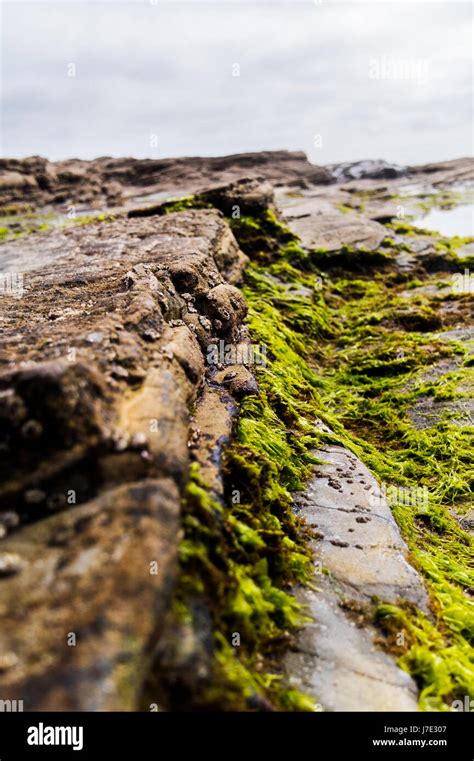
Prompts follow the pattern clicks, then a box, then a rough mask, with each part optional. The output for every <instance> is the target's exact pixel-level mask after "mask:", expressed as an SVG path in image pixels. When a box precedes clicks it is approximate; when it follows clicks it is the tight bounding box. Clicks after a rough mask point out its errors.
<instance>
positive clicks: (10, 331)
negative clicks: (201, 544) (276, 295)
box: [0, 169, 251, 710]
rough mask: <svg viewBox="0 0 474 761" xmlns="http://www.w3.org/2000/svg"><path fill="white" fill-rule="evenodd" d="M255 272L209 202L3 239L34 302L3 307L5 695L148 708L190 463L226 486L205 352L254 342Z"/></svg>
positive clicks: (222, 426)
mask: <svg viewBox="0 0 474 761" xmlns="http://www.w3.org/2000/svg"><path fill="white" fill-rule="evenodd" d="M68 171H69V170H68ZM60 179H61V181H62V182H66V181H67V182H70V183H75V184H76V185H77V187H80V185H81V182H82V180H81V173H80V172H77V173H75V174H74V172H73V171H72V169H71V174H68V173H62V175H61V178H60ZM246 261H247V258H246V257H245V256H244V255H243V254H242V252H241V251H240V249H239V246H238V244H237V242H236V240H235V238H234V236H233V234H232V233H231V231H230V229H229V227H228V226H227V224H226V222H225V221H224V219H223V217H222V215H221V213H220V212H218V211H216V210H211V209H210V210H202V211H194V210H190V211H186V212H182V213H178V214H170V215H167V216H154V217H148V218H146V219H142V218H131V219H129V218H126V217H122V218H117V219H115V220H114V221H110V222H100V221H97V222H94V223H91V224H88V225H81V226H79V227H71V228H69V229H54V230H51V231H46V232H41V233H36V234H35V235H31V236H28V237H25V238H24V239H18V240H16V241H13V242H8V243H5V244H4V245H3V246H2V251H1V254H0V267H3V268H4V269H5V268H6V269H7V271H9V270H10V268H13V269H17V270H19V271H22V272H23V273H24V275H25V280H26V281H27V291H28V297H27V298H16V297H15V295H14V294H8V293H4V294H2V299H1V304H0V306H1V308H2V323H3V324H2V328H3V330H2V333H1V337H0V421H1V427H0V444H1V446H2V450H3V451H2V455H3V456H2V461H1V463H0V469H1V474H2V476H3V479H2V485H1V487H0V516H1V515H3V516H4V520H2V519H1V518H0V526H1V529H2V531H1V534H2V537H3V538H2V537H0V539H1V542H2V545H3V547H2V553H0V577H1V578H0V619H1V623H0V629H1V634H0V652H1V653H14V654H15V656H16V658H17V661H15V662H13V660H11V661H9V662H8V664H7V663H5V664H4V666H5V667H4V668H2V667H1V664H0V691H1V693H2V695H3V696H6V697H8V698H9V699H14V696H15V695H17V696H19V697H21V699H23V700H24V703H25V710H132V709H136V708H137V707H138V705H139V701H140V696H141V691H142V688H143V683H144V680H145V677H146V674H147V671H148V668H149V658H150V653H151V652H153V651H154V650H155V649H156V647H157V646H158V644H159V638H160V636H161V626H162V621H163V620H164V619H165V618H166V616H167V615H168V613H169V606H170V601H171V598H172V595H173V593H174V591H175V587H176V582H177V574H178V569H177V560H176V559H177V549H178V543H179V540H180V536H181V528H180V521H179V512H180V504H181V499H182V496H183V492H184V488H185V485H186V482H187V479H188V477H189V466H190V461H191V456H192V457H193V458H194V459H196V460H197V461H198V462H201V463H202V466H203V470H204V472H205V475H206V476H207V477H208V478H209V480H210V483H211V486H212V485H214V482H215V484H216V496H218V492H219V489H220V490H221V485H220V484H221V480H220V479H221V473H220V468H219V459H218V458H219V457H220V454H219V453H220V452H221V451H222V447H223V445H224V443H225V441H227V440H228V439H229V437H230V435H231V431H232V421H233V418H234V417H235V412H236V409H237V405H236V402H235V400H234V399H233V397H232V396H231V391H230V390H229V388H224V385H223V386H222V387H220V386H219V383H218V381H216V380H215V379H214V378H213V377H212V375H213V374H214V372H215V368H213V367H210V366H208V365H207V363H206V358H207V347H208V345H210V344H212V343H215V342H217V341H218V340H220V339H221V337H222V340H225V342H226V343H227V344H229V345H230V346H231V347H232V345H233V343H232V342H233V341H238V342H240V341H241V340H242V322H243V320H244V317H245V314H246V305H245V301H244V299H243V297H242V295H241V293H240V291H239V290H238V289H237V288H236V287H235V285H234V284H235V283H238V282H239V281H240V280H241V277H242V272H243V268H244V266H245V263H246ZM199 329H200V330H201V332H199ZM248 374H249V375H250V371H248ZM250 383H251V380H250V378H248V379H247V385H249V384H250ZM207 399H213V400H219V402H218V405H217V406H215V407H212V409H211V408H209V407H208V406H207V405H206V403H205V400H207ZM221 400H222V405H221ZM196 405H197V406H196ZM193 413H194V414H195V415H196V418H197V419H198V420H199V421H200V425H201V429H202V436H201V441H200V442H199V441H198V444H197V447H195V448H194V449H192V450H191V449H190V447H189V446H188V442H189V441H190V438H191V433H192V415H193ZM52 512H53V514H52V515H51V513H52ZM8 513H9V514H10V515H12V514H14V515H19V517H20V525H14V523H12V521H11V519H10V518H8V519H6V518H5V516H6V515H8ZM10 528H11V529H12V531H11V533H9V534H8V535H7V529H10ZM155 561H156V563H157V567H158V572H157V575H153V574H151V573H150V564H151V563H155ZM71 635H74V636H73V637H72V639H74V637H75V638H76V640H75V644H74V643H73V644H70V643H69V644H70V646H68V637H70V636H71ZM7 666H8V668H7Z"/></svg>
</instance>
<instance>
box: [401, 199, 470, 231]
mask: <svg viewBox="0 0 474 761" xmlns="http://www.w3.org/2000/svg"><path fill="white" fill-rule="evenodd" d="M412 224H414V225H415V226H416V227H421V228H423V229H425V230H435V231H436V232H439V233H441V234H442V235H446V236H448V237H450V238H452V237H453V236H454V235H459V236H461V237H467V236H474V204H472V203H470V204H463V205H460V206H455V207H454V208H452V209H431V210H430V211H429V212H428V213H427V214H425V215H424V216H423V217H417V218H416V219H414V220H413V223H412Z"/></svg>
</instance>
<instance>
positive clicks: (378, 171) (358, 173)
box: [326, 159, 408, 182]
mask: <svg viewBox="0 0 474 761" xmlns="http://www.w3.org/2000/svg"><path fill="white" fill-rule="evenodd" d="M326 169H328V170H329V171H330V172H331V174H332V176H333V178H334V180H335V181H336V182H347V181H348V180H360V179H366V178H368V179H373V180H392V179H394V178H396V177H406V175H407V174H408V169H407V167H405V166H399V165H398V164H390V163H389V162H388V161H382V160H380V159H379V160H376V161H373V160H370V159H369V160H365V161H354V162H345V163H342V164H329V165H328V166H327V167H326Z"/></svg>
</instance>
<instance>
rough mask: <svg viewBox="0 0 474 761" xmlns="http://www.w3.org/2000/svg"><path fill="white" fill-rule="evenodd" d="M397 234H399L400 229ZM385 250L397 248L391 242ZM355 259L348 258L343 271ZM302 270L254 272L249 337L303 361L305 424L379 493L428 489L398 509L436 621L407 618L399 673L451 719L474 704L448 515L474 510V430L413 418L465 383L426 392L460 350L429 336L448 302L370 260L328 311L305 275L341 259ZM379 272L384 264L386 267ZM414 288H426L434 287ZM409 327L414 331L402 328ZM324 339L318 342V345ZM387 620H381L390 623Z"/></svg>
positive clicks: (337, 289) (331, 297)
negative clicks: (318, 426)
mask: <svg viewBox="0 0 474 761" xmlns="http://www.w3.org/2000/svg"><path fill="white" fill-rule="evenodd" d="M396 232H397V233H398V234H400V233H401V232H402V230H401V226H400V225H397V226H396ZM403 233H404V234H405V235H407V238H406V239H405V241H404V242H403V245H404V248H405V250H406V249H408V250H409V249H410V246H409V238H410V236H413V235H415V234H420V231H418V230H416V229H415V228H411V227H409V226H407V225H404V226H403ZM237 235H238V231H237ZM439 242H440V243H442V242H443V241H439ZM257 243H258V241H257ZM385 243H386V244H389V245H390V244H391V243H392V241H387V240H386V241H385ZM463 243H465V241H463V240H462V239H460V240H455V241H453V242H452V245H449V241H448V243H447V245H445V246H441V247H442V248H445V250H447V251H448V252H452V251H453V250H456V249H457V248H459V246H460V245H462V244H463ZM296 245H297V244H296ZM266 249H267V250H268V249H269V246H268V245H267V246H266ZM247 252H248V250H247ZM364 253H366V252H362V254H360V255H359V256H360V258H359V259H358V262H357V264H358V265H359V263H363V254H364ZM251 254H252V259H253V261H254V262H255V260H257V261H258V260H259V256H258V255H257V256H254V252H253V251H251ZM257 254H258V252H257ZM353 254H354V252H353V251H350V250H349V251H347V250H345V251H343V256H344V257H345V259H346V262H347V261H348V259H349V257H350V256H351V255H353ZM302 261H304V265H303V267H302V268H301V272H300V274H299V275H298V272H297V269H296V267H297V264H295V263H293V264H294V266H293V267H292V269H291V270H290V271H289V272H288V270H287V272H285V267H284V266H282V264H280V265H279V273H278V275H279V276H280V277H281V280H282V282H280V283H275V277H278V275H277V273H275V270H274V268H273V271H272V266H270V267H267V268H266V269H265V271H262V270H261V269H259V268H258V266H257V265H255V264H252V265H251V267H250V269H249V273H248V276H247V287H246V289H245V291H244V292H245V295H246V298H247V301H248V302H249V304H250V311H249V325H250V327H251V334H252V336H256V337H257V338H258V340H262V341H265V340H267V341H269V351H270V353H271V354H274V353H275V350H274V348H273V347H274V345H275V344H276V345H278V341H279V337H280V336H282V338H283V340H284V341H285V344H286V347H288V348H289V349H292V350H296V352H297V353H298V355H299V356H298V359H295V358H294V357H287V360H288V361H289V362H290V363H291V366H292V367H297V368H298V376H299V377H300V378H302V379H305V380H307V383H308V386H309V388H310V389H311V391H310V392H308V391H307V390H306V391H305V393H304V394H303V396H306V398H305V400H304V401H303V400H301V401H302V403H303V405H304V406H305V409H304V411H303V413H302V414H304V413H306V414H307V415H308V417H307V418H306V421H308V420H310V419H311V414H313V415H314V416H318V417H320V418H322V419H323V420H324V422H326V423H327V424H328V425H329V426H331V427H332V428H333V430H334V431H335V433H336V434H337V436H338V439H339V440H340V442H341V443H344V444H345V445H346V446H349V448H350V449H352V451H354V452H355V454H357V455H358V456H359V457H361V458H362V459H363V460H364V462H365V463H366V464H367V465H368V466H369V467H370V468H371V470H372V471H373V472H374V474H375V475H376V476H377V477H378V478H379V479H381V480H382V481H384V482H387V483H392V484H397V485H399V486H400V487H403V488H408V489H412V490H414V491H415V493H416V490H417V489H420V487H426V488H427V490H428V493H429V501H428V504H424V503H423V504H420V505H418V506H417V505H415V506H413V505H403V504H401V505H395V506H393V508H392V509H393V512H394V515H395V517H396V519H397V522H398V524H399V525H400V528H401V531H402V534H403V536H404V538H405V539H406V541H407V542H408V545H409V547H410V551H411V556H412V561H413V562H414V564H415V565H417V567H418V568H419V569H420V571H421V573H422V574H423V576H424V578H425V580H426V583H427V587H428V590H429V593H430V598H431V603H432V608H433V615H434V622H431V621H430V620H429V619H428V618H427V617H426V616H424V614H423V613H421V612H420V611H411V612H410V611H409V612H408V613H405V614H404V615H405V618H406V622H407V623H406V626H407V627H408V628H409V629H410V632H411V640H410V645H409V646H407V647H406V651H405V652H404V654H403V655H402V656H401V658H400V664H401V665H402V667H403V668H405V669H406V670H407V671H409V672H410V673H411V674H412V675H413V676H414V678H415V679H416V680H417V682H418V684H419V685H420V690H421V692H420V707H421V708H422V709H426V710H449V709H450V705H451V703H452V701H453V700H454V699H455V698H457V697H463V696H464V695H470V696H472V695H473V692H474V665H473V662H474V656H473V650H472V634H473V623H472V620H473V606H472V603H471V601H470V600H469V597H468V591H469V590H470V589H472V588H473V586H474V578H473V574H472V572H471V570H470V568H471V567H472V564H471V562H470V561H471V559H472V540H471V538H470V537H469V535H468V534H467V533H466V532H464V531H463V530H462V528H461V527H460V526H459V524H458V522H457V521H456V520H455V519H454V517H453V516H452V514H451V509H452V508H453V507H454V506H456V505H458V504H461V505H462V504H465V502H466V500H472V491H473V484H474V473H473V469H472V454H471V453H472V427H471V428H466V429H460V428H458V427H457V426H456V425H453V424H452V423H450V422H449V421H441V422H439V423H438V424H437V425H435V426H434V427H430V428H429V429H428V430H417V429H416V428H415V427H414V425H413V423H412V421H411V419H410V416H409V410H410V405H411V404H413V403H414V402H415V401H416V399H417V398H418V397H419V396H420V395H422V394H426V393H429V394H431V395H432V396H433V398H434V399H443V398H444V399H446V398H449V399H455V398H461V397H462V396H463V393H462V392H460V391H459V385H460V384H461V382H462V381H463V380H464V379H465V369H464V368H463V369H462V370H457V371H456V372H454V373H448V374H447V375H444V376H441V377H440V378H438V379H437V380H434V381H430V382H426V381H424V380H423V373H424V372H425V368H427V367H431V366H433V365H436V363H437V362H439V361H442V360H446V359H449V358H455V357H456V356H459V355H460V354H463V353H464V351H465V349H464V347H462V346H460V344H459V343H457V342H455V341H449V342H445V341H443V340H442V339H441V338H440V337H439V336H435V335H433V334H432V331H433V330H438V329H439V328H440V324H439V322H438V319H439V318H438V308H439V304H440V302H441V301H442V299H443V297H442V296H440V295H439V294H435V296H434V297H430V296H428V295H426V294H417V295H416V296H415V297H413V296H412V295H410V296H403V295H402V292H401V289H402V287H403V284H402V285H400V284H398V283H397V281H399V280H400V278H399V277H391V276H390V275H391V273H388V276H387V273H383V272H381V271H378V272H377V270H375V274H374V271H373V265H374V263H377V262H376V261H375V262H374V260H373V259H370V257H369V256H367V259H366V261H365V264H366V270H370V272H371V274H370V277H367V275H365V277H364V275H363V274H362V275H360V276H358V277H356V278H355V279H349V280H348V279H347V277H334V275H331V278H330V279H326V281H325V282H324V287H323V289H324V300H323V298H322V294H320V296H319V299H318V301H316V302H315V300H314V297H313V296H312V295H308V294H305V293H304V292H303V291H301V289H302V288H305V287H306V288H307V287H308V282H309V280H310V276H309V273H308V270H309V271H311V269H312V268H314V271H315V272H317V273H318V275H319V276H321V274H323V273H322V272H321V270H323V269H324V268H325V267H327V262H328V261H329V262H330V263H331V264H332V262H333V261H334V259H333V258H332V254H331V256H329V255H327V254H325V252H317V253H316V254H315V255H313V256H312V258H311V260H310V261H308V259H305V260H302ZM378 263H379V264H382V265H383V264H384V262H383V260H382V259H379V262H378ZM448 272H449V268H448ZM288 275H289V277H287V276H288ZM320 279H321V278H320ZM401 280H402V281H403V278H401ZM268 281H270V282H268ZM428 281H429V276H428ZM288 282H290V283H292V284H293V286H295V285H296V286H298V285H299V286H300V295H299V298H298V302H299V303H298V305H297V306H294V307H293V309H294V311H295V310H296V311H299V312H300V313H301V315H305V313H306V311H307V310H309V311H310V312H311V311H313V312H317V313H318V318H316V319H314V318H313V320H311V321H310V324H315V325H317V328H316V329H315V330H314V331H310V330H308V329H307V328H306V330H305V331H304V333H303V335H301V334H300V332H299V331H300V329H301V328H300V325H301V322H300V323H299V325H298V321H297V320H296V319H295V315H294V314H293V315H291V316H290V314H289V313H287V319H285V313H286V310H285V305H284V303H283V302H282V300H281V298H279V291H281V289H282V288H284V287H285V285H287V284H288ZM419 282H423V283H424V284H426V282H427V280H426V279H425V280H424V281H419ZM405 287H406V286H405ZM413 287H418V282H417V283H415V284H413V283H412V288H413ZM269 303H270V304H272V305H273V308H275V310H276V311H277V312H279V314H277V315H273V317H272V323H273V325H274V326H275V327H276V328H277V332H276V337H275V336H271V335H268V333H267V334H266V332H265V330H264V328H263V327H262V324H263V325H264V324H265V320H263V323H262V321H261V317H262V316H263V315H266V316H268V313H269V309H271V308H272V307H271V306H270V305H269ZM405 315H407V316H408V319H405V320H404V319H403V317H404V316H405ZM401 318H402V319H401ZM305 319H306V321H307V319H308V318H306V317H305ZM288 326H291V327H290V328H289V327H288ZM397 326H398V328H397ZM400 328H403V329H402V330H400ZM318 329H319V340H318V341H315V338H316V337H317V336H318ZM285 331H286V333H285ZM331 332H332V336H331ZM427 334H428V335H427ZM311 356H314V357H316V358H317V359H318V360H319V365H318V380H317V381H316V380H315V379H316V375H315V374H314V373H313V371H312V370H311V369H310V367H309V363H308V359H309V358H310V357H311ZM302 364H303V366H304V369H303V368H301V365H302ZM467 366H469V363H468V365H467ZM410 383H411V384H412V385H411V387H410ZM293 394H294V390H293V389H291V394H290V395H291V397H292V399H291V403H290V404H288V408H289V409H290V410H291V409H292V407H293V408H294V406H295V403H294V401H293V399H294V397H293ZM308 413H309V414H308ZM291 417H293V418H294V415H293V416H291ZM290 423H291V418H290ZM309 438H311V437H309ZM394 615H395V614H394ZM388 616H389V612H388V611H387V609H386V610H385V618H387V617H388Z"/></svg>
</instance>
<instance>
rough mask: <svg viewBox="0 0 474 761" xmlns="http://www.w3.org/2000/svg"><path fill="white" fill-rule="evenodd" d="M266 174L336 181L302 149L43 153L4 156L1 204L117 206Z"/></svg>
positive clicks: (290, 180) (284, 180)
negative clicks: (51, 157)
mask: <svg viewBox="0 0 474 761" xmlns="http://www.w3.org/2000/svg"><path fill="white" fill-rule="evenodd" d="M242 177H249V178H256V177H261V178H263V179H266V180H269V181H270V182H272V183H273V184H275V185H283V184H285V185H288V184H290V185H291V184H297V185H301V186H303V187H305V186H306V185H308V184H320V183H323V184H324V183H328V182H332V176H331V174H330V172H328V171H327V170H326V169H324V168H323V167H318V166H315V165H313V164H310V162H309V161H308V160H307V158H306V156H305V154H304V153H303V152H301V151H294V152H289V151H262V152H261V153H241V154H237V155H233V156H222V157H218V158H200V157H196V158H194V157H192V158H177V159H156V160H154V159H146V160H139V159H132V158H121V159H114V158H98V159H95V160H94V161H81V160H79V159H71V160H68V161H56V162H51V161H48V160H47V159H44V158H41V157H40V156H32V157H30V158H27V159H22V160H17V159H1V160H0V203H1V204H10V203H16V202H18V201H22V202H24V201H29V202H30V203H33V204H35V205H39V206H41V205H46V204H48V203H55V204H60V203H67V202H72V201H74V202H75V203H80V204H90V205H97V204H100V205H101V206H104V205H108V206H115V205H117V203H119V202H121V201H122V202H123V200H124V199H125V198H129V197H134V196H140V195H146V194H148V195H149V194H152V193H165V194H166V193H168V194H169V193H173V192H179V193H181V194H182V195H185V194H186V193H191V192H196V191H197V190H203V189H206V188H209V186H211V185H213V184H228V183H231V182H234V181H236V180H238V179H240V178H242Z"/></svg>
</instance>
